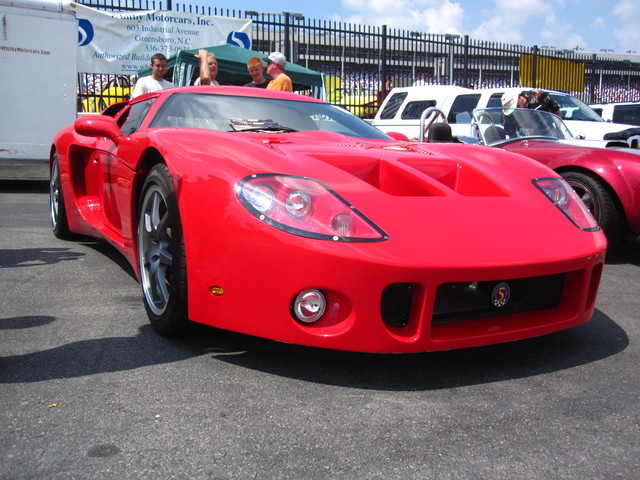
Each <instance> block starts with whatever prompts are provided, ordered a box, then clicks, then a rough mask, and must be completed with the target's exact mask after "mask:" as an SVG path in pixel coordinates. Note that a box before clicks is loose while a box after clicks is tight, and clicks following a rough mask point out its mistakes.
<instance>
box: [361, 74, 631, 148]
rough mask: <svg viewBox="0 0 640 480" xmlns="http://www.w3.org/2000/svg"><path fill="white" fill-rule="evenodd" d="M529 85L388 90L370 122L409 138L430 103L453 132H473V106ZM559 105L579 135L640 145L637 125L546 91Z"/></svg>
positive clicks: (489, 103)
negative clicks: (606, 118) (612, 119)
mask: <svg viewBox="0 0 640 480" xmlns="http://www.w3.org/2000/svg"><path fill="white" fill-rule="evenodd" d="M525 90H531V89H529V88H521V87H518V88H486V89H478V90H472V89H469V88H464V87H457V86H449V85H426V86H419V87H401V88H394V89H393V90H391V92H390V93H389V95H387V98H385V100H384V102H383V103H382V106H381V107H380V109H379V110H378V113H377V114H376V116H375V118H374V119H373V122H372V124H373V125H374V126H375V127H377V128H378V129H380V130H382V131H383V132H385V133H388V132H399V133H402V134H404V135H406V136H407V137H409V138H418V137H419V134H420V131H419V130H420V115H421V114H422V112H423V111H424V110H425V109H427V108H429V107H436V108H438V109H440V110H442V111H443V112H444V113H445V115H446V116H447V121H448V123H449V125H451V128H452V131H453V134H454V135H456V136H461V137H464V136H473V135H475V132H474V131H473V128H472V126H471V119H472V116H473V110H474V109H476V108H491V107H502V106H503V105H502V100H501V99H502V96H503V95H504V94H505V93H512V94H515V95H517V94H518V93H520V92H522V91H525ZM548 92H549V94H550V95H551V97H552V98H553V99H554V100H555V101H556V102H558V104H559V105H560V111H561V112H562V118H563V120H564V121H565V122H566V124H567V126H568V127H569V129H570V130H571V132H572V133H573V134H574V135H575V136H576V137H579V138H585V139H590V140H607V141H608V143H609V144H610V146H618V147H619V146H629V147H633V148H638V147H639V145H640V128H639V127H637V126H635V125H628V124H618V123H612V122H605V121H604V120H603V119H602V118H601V117H600V116H598V114H596V113H595V112H594V111H593V110H592V109H591V108H590V107H589V106H588V105H587V104H585V103H584V102H582V101H581V100H579V99H577V98H575V97H573V96H571V95H568V94H566V93H562V92H555V91H548Z"/></svg>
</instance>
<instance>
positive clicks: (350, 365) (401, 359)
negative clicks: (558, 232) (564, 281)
mask: <svg viewBox="0 0 640 480" xmlns="http://www.w3.org/2000/svg"><path fill="white" fill-rule="evenodd" d="M628 344H629V338H628V337H627V335H626V333H625V331H624V330H623V329H622V328H620V327H619V326H618V325H617V324H616V323H615V322H613V321H612V320H611V319H610V318H609V317H607V316H606V315H604V314H603V313H602V312H600V311H598V310H596V312H595V314H594V316H593V318H592V319H591V321H590V322H588V323H586V324H584V325H581V326H578V327H575V328H573V329H570V330H566V331H563V332H558V333H554V334H550V335H546V336H543V337H538V338H533V339H528V340H521V341H517V342H510V343H503V344H499V345H491V346H486V347H476V348H468V349H461V350H450V351H443V352H429V353H419V354H365V353H353V352H341V351H331V350H326V349H319V348H310V347H301V346H295V345H288V344H281V343H276V342H268V341H266V340H260V339H253V338H251V339H250V340H248V341H244V342H242V344H240V343H239V344H237V345H236V347H235V348H232V354H231V355H228V356H227V355H224V354H220V353H218V354H216V355H215V357H212V358H214V359H215V360H217V361H225V362H229V363H232V364H235V365H239V366H242V367H244V368H251V369H254V370H258V371H264V372H267V373H269V374H272V375H280V376H285V377H291V378H295V379H298V380H303V381H309V382H314V383H323V384H330V385H335V386H344V387H353V388H362V389H376V390H402V391H411V390H435V389H443V388H455V387H461V386H467V385H475V384H482V383H489V382H499V381H504V380H511V379H515V378H522V377H529V376H535V375H540V374H545V373H550V372H554V371H558V370H564V369H568V368H572V367H576V366H579V365H584V364H588V363H591V362H595V361H598V360H601V359H603V358H606V357H609V356H612V355H615V354H617V353H620V352H621V351H623V350H624V349H625V348H626V347H627V346H628ZM241 349H244V350H245V352H246V353H245V354H241V355H240V354H238V353H237V352H238V351H240V350H241ZM212 368H215V367H214V366H213V365H212Z"/></svg>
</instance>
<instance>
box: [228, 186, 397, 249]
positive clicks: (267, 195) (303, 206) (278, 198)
mask: <svg viewBox="0 0 640 480" xmlns="http://www.w3.org/2000/svg"><path fill="white" fill-rule="evenodd" d="M236 195H237V196H238V200H240V203H242V205H244V207H245V208H246V209H247V210H248V211H249V212H251V213H252V214H253V215H255V216H256V217H258V218H259V219H260V220H262V221H264V222H265V223H267V224H269V225H271V226H273V227H275V228H279V229H280V230H284V231H286V232H289V233H293V234H295V235H300V236H303V237H310V238H319V239H324V240H334V241H342V242H378V241H384V240H388V237H387V235H386V234H385V233H384V232H383V231H382V230H381V229H380V228H378V227H377V226H376V225H375V224H374V223H373V222H372V221H370V220H369V219H368V218H366V217H365V216H364V215H363V214H362V213H360V212H358V211H357V210H356V208H355V207H353V206H352V205H350V204H348V203H347V202H346V201H345V200H344V199H343V198H341V197H340V196H339V195H338V194H336V193H335V192H332V191H331V190H329V189H328V188H327V187H326V186H324V185H322V184H321V183H320V182H318V181H316V180H312V179H310V178H303V177H294V176H288V175H275V174H261V175H251V176H249V177H246V178H243V179H242V180H241V181H240V182H239V183H238V185H237V186H236Z"/></svg>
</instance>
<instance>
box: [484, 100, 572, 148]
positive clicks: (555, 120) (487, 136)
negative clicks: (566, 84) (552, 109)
mask: <svg viewBox="0 0 640 480" xmlns="http://www.w3.org/2000/svg"><path fill="white" fill-rule="evenodd" d="M473 119H474V124H475V125H476V129H477V131H478V135H479V136H480V138H481V139H482V143H484V144H485V145H493V144H496V143H500V142H504V141H506V140H510V139H514V138H526V137H547V138H554V139H560V140H563V139H569V138H573V135H571V132H570V131H569V129H568V128H567V126H566V125H565V124H564V122H563V121H562V119H561V118H560V117H558V116H557V115H554V114H553V113H549V112H543V111H541V110H531V109H528V108H483V109H475V110H474V111H473Z"/></svg>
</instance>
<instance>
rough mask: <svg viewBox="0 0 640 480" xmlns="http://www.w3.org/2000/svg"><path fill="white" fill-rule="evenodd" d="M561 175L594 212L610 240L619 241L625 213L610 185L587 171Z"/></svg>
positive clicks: (623, 226)
mask: <svg viewBox="0 0 640 480" xmlns="http://www.w3.org/2000/svg"><path fill="white" fill-rule="evenodd" d="M561 175H562V177H563V178H564V179H565V180H566V181H567V183H568V184H569V185H570V186H571V187H572V188H573V189H574V190H575V191H576V193H577V194H578V196H579V197H580V199H581V200H582V201H583V202H584V204H585V205H586V206H587V208H588V209H589V211H590V212H591V213H592V214H593V216H594V218H595V219H596V221H597V222H598V225H600V228H602V230H603V231H604V233H605V234H606V235H607V239H608V240H609V242H610V243H612V244H615V243H617V242H619V241H620V240H621V238H622V236H623V235H624V231H625V225H624V214H623V213H622V211H621V210H620V208H619V207H618V203H617V201H616V198H615V195H614V194H613V192H611V190H610V189H609V187H608V185H606V184H605V183H604V182H602V181H601V180H598V179H596V178H595V177H593V176H592V175H588V174H585V173H579V172H564V173H562V174H561Z"/></svg>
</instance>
